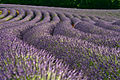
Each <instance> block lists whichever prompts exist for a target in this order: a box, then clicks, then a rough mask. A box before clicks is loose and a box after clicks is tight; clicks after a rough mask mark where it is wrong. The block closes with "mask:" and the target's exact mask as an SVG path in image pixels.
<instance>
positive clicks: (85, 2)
mask: <svg viewBox="0 0 120 80" xmlns="http://www.w3.org/2000/svg"><path fill="white" fill-rule="evenodd" d="M0 3H7V4H24V5H28V4H29V5H38V6H54V7H69V8H90V9H92V8H94V9H117V8H120V0H0Z"/></svg>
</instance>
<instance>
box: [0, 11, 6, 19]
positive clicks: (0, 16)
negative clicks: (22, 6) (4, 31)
mask: <svg viewBox="0 0 120 80" xmlns="http://www.w3.org/2000/svg"><path fill="white" fill-rule="evenodd" d="M1 10H2V14H1V15H0V19H2V18H4V17H5V16H7V15H8V11H7V9H1Z"/></svg>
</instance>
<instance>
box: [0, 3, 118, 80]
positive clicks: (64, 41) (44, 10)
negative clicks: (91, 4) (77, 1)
mask: <svg viewBox="0 0 120 80" xmlns="http://www.w3.org/2000/svg"><path fill="white" fill-rule="evenodd" d="M0 6H1V7H0V11H1V12H2V14H0V80H8V79H20V80H23V79H25V80H29V79H37V80H39V79H41V80H82V79H83V80H96V79H97V80H104V79H105V80H119V79H120V15H119V14H120V10H84V9H83V10H82V9H78V10H77V9H62V8H53V7H51V8H49V7H42V6H25V5H23V6H21V5H10V4H6V5H5V4H1V5H0Z"/></svg>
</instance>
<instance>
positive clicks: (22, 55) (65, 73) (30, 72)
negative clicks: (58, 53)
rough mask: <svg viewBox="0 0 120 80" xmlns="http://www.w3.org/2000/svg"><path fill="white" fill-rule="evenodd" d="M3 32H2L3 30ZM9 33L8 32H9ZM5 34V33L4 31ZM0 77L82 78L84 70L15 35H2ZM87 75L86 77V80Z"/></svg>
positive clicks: (60, 79) (49, 79) (3, 78)
mask: <svg viewBox="0 0 120 80" xmlns="http://www.w3.org/2000/svg"><path fill="white" fill-rule="evenodd" d="M1 33H2V32H1ZM7 33H8V34H7ZM3 34H4V33H3ZM0 41H1V42H4V43H2V45H3V46H0V48H2V52H0V57H1V58H0V63H1V64H0V79H1V80H8V79H34V78H36V79H45V80H56V79H59V80H81V79H82V78H83V76H82V72H79V73H78V72H77V71H76V70H75V69H74V70H70V69H69V66H68V65H66V64H63V61H61V60H58V59H55V57H53V56H52V55H51V54H49V52H46V51H45V50H43V49H42V50H37V49H35V48H33V47H32V46H29V45H27V44H25V43H23V42H22V41H20V40H19V39H18V38H16V37H15V36H14V35H10V33H9V32H6V34H4V35H0ZM0 50H1V49H0ZM85 79H87V77H85V78H84V80H85Z"/></svg>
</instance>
